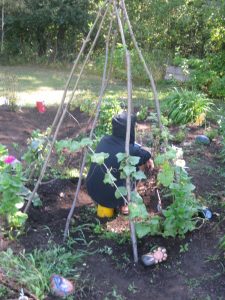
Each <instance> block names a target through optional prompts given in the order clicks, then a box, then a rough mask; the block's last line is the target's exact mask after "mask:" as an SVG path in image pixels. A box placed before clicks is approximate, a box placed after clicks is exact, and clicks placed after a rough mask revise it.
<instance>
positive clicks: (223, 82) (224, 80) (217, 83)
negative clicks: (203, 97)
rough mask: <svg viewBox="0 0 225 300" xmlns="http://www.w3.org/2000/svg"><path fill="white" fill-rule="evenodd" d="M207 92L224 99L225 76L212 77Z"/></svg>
mask: <svg viewBox="0 0 225 300" xmlns="http://www.w3.org/2000/svg"><path fill="white" fill-rule="evenodd" d="M209 94H210V95H212V96H213V97H216V98H224V99H225V76H223V77H221V78H220V77H214V78H213V80H212V83H211V85H210V86H209Z"/></svg>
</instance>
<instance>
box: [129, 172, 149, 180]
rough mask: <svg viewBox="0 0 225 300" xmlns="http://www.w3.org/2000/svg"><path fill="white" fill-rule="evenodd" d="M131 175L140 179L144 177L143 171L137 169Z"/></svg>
mask: <svg viewBox="0 0 225 300" xmlns="http://www.w3.org/2000/svg"><path fill="white" fill-rule="evenodd" d="M132 177H133V178H134V179H136V180H142V179H146V176H145V174H144V172H143V171H141V170H140V171H137V172H135V173H133V174H132Z"/></svg>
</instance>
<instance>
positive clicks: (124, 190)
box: [115, 186, 127, 199]
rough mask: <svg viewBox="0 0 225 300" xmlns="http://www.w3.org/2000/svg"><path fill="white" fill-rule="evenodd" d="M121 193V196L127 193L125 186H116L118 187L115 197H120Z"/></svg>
mask: <svg viewBox="0 0 225 300" xmlns="http://www.w3.org/2000/svg"><path fill="white" fill-rule="evenodd" d="M121 195H122V196H126V195H127V189H126V187H124V186H120V187H118V188H117V189H116V191H115V196H116V199H119V198H121Z"/></svg>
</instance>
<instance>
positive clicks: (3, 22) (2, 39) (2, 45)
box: [1, 0, 5, 53]
mask: <svg viewBox="0 0 225 300" xmlns="http://www.w3.org/2000/svg"><path fill="white" fill-rule="evenodd" d="M4 17H5V0H3V1H2V25H1V27H2V28H1V29H2V36H1V53H3V50H4V26H5V21H4Z"/></svg>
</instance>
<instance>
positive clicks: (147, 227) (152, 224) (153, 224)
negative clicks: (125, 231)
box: [135, 216, 161, 238]
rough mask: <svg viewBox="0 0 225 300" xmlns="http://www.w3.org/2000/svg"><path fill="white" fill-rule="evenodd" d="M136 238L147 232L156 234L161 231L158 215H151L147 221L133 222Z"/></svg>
mask: <svg viewBox="0 0 225 300" xmlns="http://www.w3.org/2000/svg"><path fill="white" fill-rule="evenodd" d="M135 229H136V233H137V236H138V238H142V237H144V236H145V235H147V234H151V235H156V234H160V233H161V218H160V217H159V216H154V217H151V218H150V220H148V221H147V222H141V223H136V224H135Z"/></svg>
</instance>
